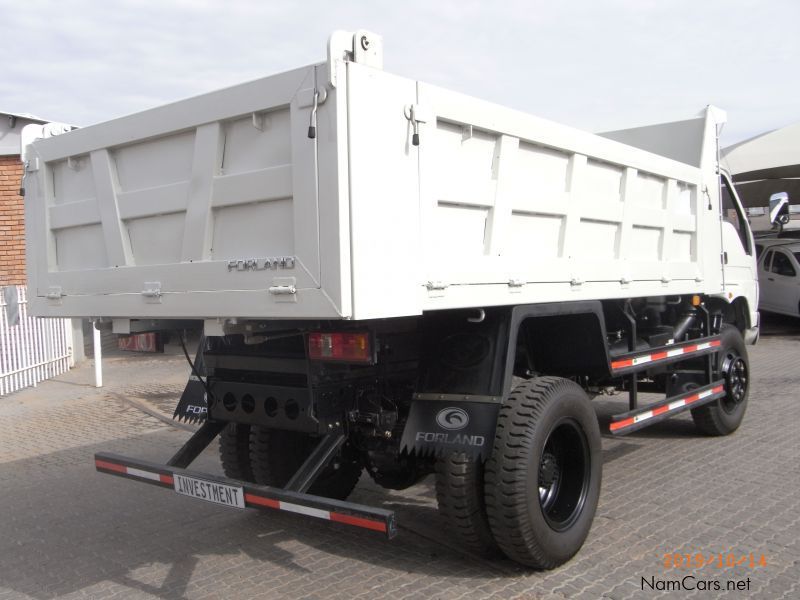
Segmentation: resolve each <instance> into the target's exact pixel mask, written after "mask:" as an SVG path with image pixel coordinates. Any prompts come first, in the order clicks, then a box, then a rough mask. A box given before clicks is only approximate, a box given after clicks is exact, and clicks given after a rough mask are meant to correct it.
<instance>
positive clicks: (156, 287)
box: [142, 281, 161, 304]
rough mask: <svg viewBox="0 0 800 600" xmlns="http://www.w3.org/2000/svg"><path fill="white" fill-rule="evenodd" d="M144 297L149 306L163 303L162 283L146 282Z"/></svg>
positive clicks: (143, 291)
mask: <svg viewBox="0 0 800 600" xmlns="http://www.w3.org/2000/svg"><path fill="white" fill-rule="evenodd" d="M142 297H143V298H144V300H145V302H147V303H148V304H160V303H161V282H160V281H145V282H144V289H143V290H142Z"/></svg>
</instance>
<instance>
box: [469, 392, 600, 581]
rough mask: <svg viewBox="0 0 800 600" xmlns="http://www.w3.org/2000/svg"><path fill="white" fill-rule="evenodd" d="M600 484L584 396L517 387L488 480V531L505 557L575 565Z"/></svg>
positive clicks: (500, 424) (595, 435) (548, 565)
mask: <svg viewBox="0 0 800 600" xmlns="http://www.w3.org/2000/svg"><path fill="white" fill-rule="evenodd" d="M601 478H602V452H601V446H600V427H599V426H598V424H597V417H596V416H595V413H594V410H593V409H592V405H591V402H590V401H589V397H588V396H587V395H586V392H584V391H583V389H582V388H581V387H580V386H579V385H577V384H576V383H574V382H572V381H569V380H567V379H562V378H560V377H538V378H536V379H531V380H528V381H525V382H524V383H522V384H521V385H519V386H518V387H516V388H515V389H514V391H513V392H511V394H510V396H509V397H508V399H507V400H506V402H505V404H504V405H503V406H502V408H501V409H500V414H499V416H498V420H497V432H496V434H495V439H494V447H493V449H492V455H491V457H490V458H489V460H488V461H487V463H486V470H485V474H484V480H485V494H486V513H487V515H488V517H489V526H490V527H491V530H492V535H493V536H494V539H495V541H496V542H497V545H498V546H499V547H500V549H501V550H502V551H503V552H504V553H505V554H506V556H508V557H509V558H510V559H512V560H515V561H517V562H519V563H521V564H524V565H528V566H530V567H534V568H537V569H552V568H554V567H556V566H558V565H560V564H562V563H565V562H566V561H568V560H569V559H570V558H572V556H574V555H575V553H576V552H578V550H579V549H580V547H581V546H582V545H583V542H584V541H585V540H586V536H587V535H588V534H589V529H590V528H591V526H592V521H593V519H594V514H595V511H596V510H597V501H598V498H599V496H600V482H601Z"/></svg>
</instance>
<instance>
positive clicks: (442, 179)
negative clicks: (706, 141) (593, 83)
mask: <svg viewBox="0 0 800 600" xmlns="http://www.w3.org/2000/svg"><path fill="white" fill-rule="evenodd" d="M419 102H420V104H421V105H422V106H424V107H425V108H426V109H427V110H428V111H429V112H430V113H431V114H433V115H435V119H431V120H430V122H428V123H425V124H424V126H423V128H422V137H423V140H424V143H423V144H421V146H420V172H421V176H420V177H421V184H420V196H421V200H420V201H421V206H422V221H423V225H422V231H423V244H422V248H423V255H424V256H425V261H424V263H423V268H424V269H425V277H424V278H423V280H424V281H431V282H436V285H435V286H434V289H431V290H428V292H427V297H426V301H425V306H426V308H450V307H455V306H465V305H466V306H468V305H469V304H466V302H469V301H470V300H469V299H470V298H471V301H472V302H473V303H474V304H473V305H485V304H517V303H525V302H542V301H548V302H549V301H563V300H579V299H584V298H614V297H631V296H647V295H661V294H680V293H687V292H697V291H703V290H704V289H705V285H698V282H700V281H704V280H706V273H705V271H706V270H707V263H706V261H705V259H704V257H703V254H704V253H706V252H710V253H714V254H718V253H715V252H714V248H715V247H717V246H719V243H720V242H719V235H718V233H717V232H716V231H715V230H714V229H713V228H714V221H713V219H709V218H707V217H708V215H707V214H706V213H709V211H708V209H707V206H706V204H707V203H708V202H707V197H706V196H705V195H704V194H703V191H702V190H703V186H704V180H703V174H704V172H703V171H701V169H699V168H697V167H694V166H690V165H687V164H684V163H679V162H676V161H673V160H670V159H667V158H664V157H662V156H658V155H655V154H651V153H648V152H645V151H642V150H639V149H636V148H632V147H630V146H625V145H623V144H620V143H617V142H614V141H611V140H607V139H604V138H601V137H599V136H596V135H593V134H590V133H585V132H582V131H578V130H575V129H572V128H570V127H566V126H563V125H559V124H556V123H552V122H549V121H546V120H543V119H539V118H536V117H533V116H530V115H525V114H522V113H519V112H516V111H513V110H510V109H507V108H503V107H500V106H497V105H493V104H490V103H487V102H483V101H480V100H476V99H474V98H469V97H466V96H463V95H460V94H457V93H454V92H450V91H448V90H444V89H441V88H436V87H433V86H429V85H425V84H420V94H419ZM712 212H713V211H712ZM709 214H710V213H709ZM712 216H713V215H712ZM704 236H705V239H703V238H704ZM701 244H705V246H703V245H701ZM712 275H713V277H712V279H714V280H715V283H714V284H713V285H712V287H715V286H717V287H718V283H719V281H718V279H719V274H718V273H714V274H712ZM714 291H716V287H715V289H714Z"/></svg>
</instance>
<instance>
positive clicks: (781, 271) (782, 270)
mask: <svg viewBox="0 0 800 600" xmlns="http://www.w3.org/2000/svg"><path fill="white" fill-rule="evenodd" d="M771 271H772V272H773V273H775V274H776V275H783V276H784V277H794V276H795V275H796V273H795V270H794V267H793V266H792V262H791V261H790V260H789V257H788V256H786V255H785V254H784V253H783V252H775V256H774V257H773V259H772V269H771Z"/></svg>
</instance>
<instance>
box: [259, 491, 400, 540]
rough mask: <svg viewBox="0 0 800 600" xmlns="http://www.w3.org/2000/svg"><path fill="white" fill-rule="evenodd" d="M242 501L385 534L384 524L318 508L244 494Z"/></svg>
mask: <svg viewBox="0 0 800 600" xmlns="http://www.w3.org/2000/svg"><path fill="white" fill-rule="evenodd" d="M244 501H245V502H246V503H248V504H255V505H258V506H266V507H268V508H274V509H276V510H285V511H287V512H293V513H297V514H300V515H306V516H308V517H316V518H317V519H325V520H326V521H335V522H336V523H345V524H346V525H355V526H356V527H363V528H365V529H372V530H373V531H381V532H383V533H386V523H382V522H380V521H372V520H370V519H364V518H361V517H354V516H352V515H345V514H343V513H337V512H333V511H328V510H322V509H320V508H312V507H310V506H303V505H302V504H294V503H292V502H283V501H282V500H274V499H272V498H264V497H263V496H256V495H255V494H245V495H244Z"/></svg>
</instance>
